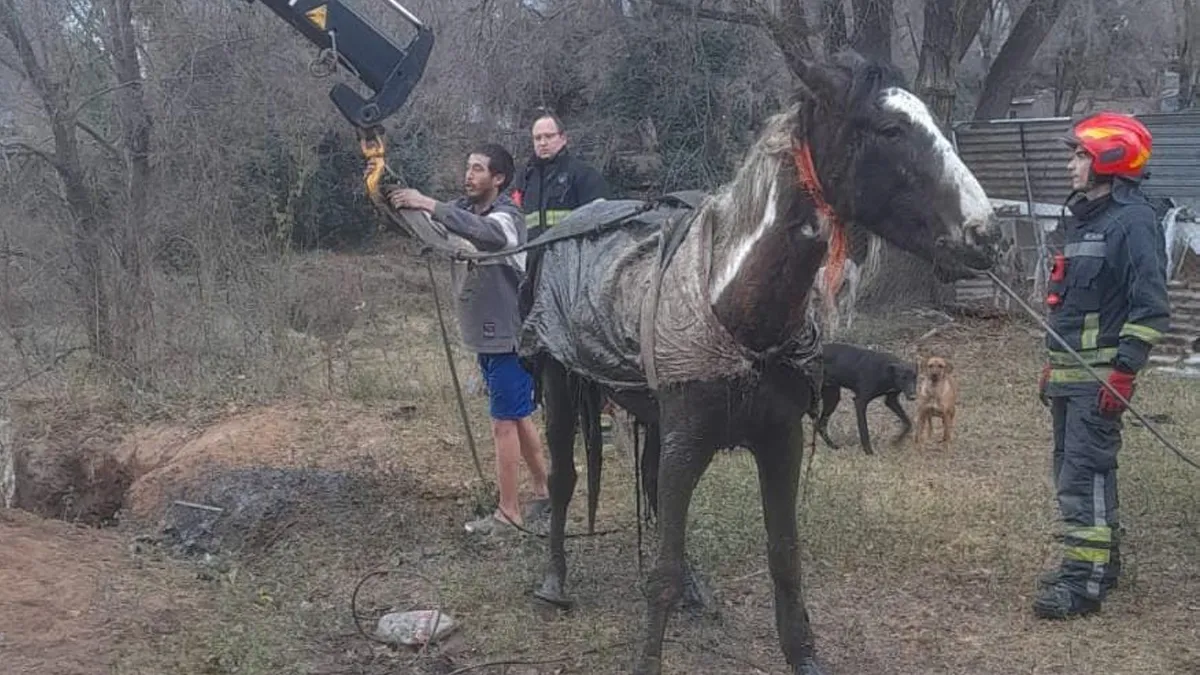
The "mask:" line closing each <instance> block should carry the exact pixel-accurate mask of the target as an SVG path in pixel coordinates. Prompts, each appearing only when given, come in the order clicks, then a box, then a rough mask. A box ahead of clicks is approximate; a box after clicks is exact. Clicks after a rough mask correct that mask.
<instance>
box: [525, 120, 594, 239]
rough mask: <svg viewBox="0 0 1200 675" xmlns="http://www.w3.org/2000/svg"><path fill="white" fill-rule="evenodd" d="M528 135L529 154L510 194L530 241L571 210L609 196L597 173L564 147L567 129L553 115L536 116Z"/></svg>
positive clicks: (565, 145)
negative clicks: (527, 160)
mask: <svg viewBox="0 0 1200 675" xmlns="http://www.w3.org/2000/svg"><path fill="white" fill-rule="evenodd" d="M532 136H533V157H532V158H530V160H529V163H528V164H526V165H525V170H524V171H522V172H521V173H520V174H518V175H517V181H516V184H515V185H514V186H513V197H514V198H515V199H516V201H517V203H518V204H519V205H520V206H521V210H522V211H524V212H525V221H526V222H527V223H529V240H530V241H533V240H534V239H536V238H537V237H539V236H541V234H542V233H543V232H545V231H546V230H547V229H549V228H551V227H554V226H555V225H557V224H558V223H559V222H560V221H561V220H562V219H563V218H565V217H566V215H567V214H568V213H570V212H571V211H572V210H574V209H577V208H579V207H580V206H583V205H584V204H587V203H589V202H591V201H594V200H596V199H607V198H608V195H609V190H608V184H607V183H606V182H605V181H604V177H603V176H601V175H600V172H599V171H597V170H596V169H594V168H592V167H591V166H589V165H587V164H585V163H584V162H582V161H580V160H579V158H577V157H575V156H574V155H572V154H571V152H570V150H568V149H567V132H566V130H565V129H564V128H563V125H562V121H561V120H559V119H558V117H557V116H555V115H553V114H550V113H546V114H544V115H542V116H541V117H539V118H537V119H536V120H535V121H534V123H533V129H532Z"/></svg>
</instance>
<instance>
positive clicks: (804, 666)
mask: <svg viewBox="0 0 1200 675" xmlns="http://www.w3.org/2000/svg"><path fill="white" fill-rule="evenodd" d="M795 673H796V675H828V671H827V670H825V669H824V668H822V667H821V665H820V664H819V663H817V660H816V659H815V658H813V657H811V656H810V657H808V658H806V659H803V660H801V661H800V663H798V664H797V665H796V670H795Z"/></svg>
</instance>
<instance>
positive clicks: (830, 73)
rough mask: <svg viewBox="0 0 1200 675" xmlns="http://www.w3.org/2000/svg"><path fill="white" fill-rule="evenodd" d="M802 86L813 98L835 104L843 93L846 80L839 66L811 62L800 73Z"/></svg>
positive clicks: (824, 102)
mask: <svg viewBox="0 0 1200 675" xmlns="http://www.w3.org/2000/svg"><path fill="white" fill-rule="evenodd" d="M800 79H801V81H802V82H803V83H804V87H805V88H806V89H808V91H809V92H811V93H812V95H813V98H815V99H817V100H818V101H820V102H821V103H823V104H825V105H831V104H836V103H837V102H838V101H840V100H841V99H842V98H843V96H844V95H845V92H846V88H847V86H848V84H849V83H848V82H847V81H846V75H845V73H843V72H842V70H841V69H840V68H837V67H834V66H829V65H826V64H823V63H812V62H810V63H809V64H808V66H807V67H806V68H805V69H804V72H803V74H802V75H800Z"/></svg>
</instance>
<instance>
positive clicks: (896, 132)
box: [879, 124, 904, 140]
mask: <svg viewBox="0 0 1200 675" xmlns="http://www.w3.org/2000/svg"><path fill="white" fill-rule="evenodd" d="M879 133H881V134H883V137H884V138H890V139H892V140H895V139H897V138H900V137H901V136H903V135H904V127H902V126H900V125H899V124H889V125H887V126H886V127H884V128H882V129H880V130H879Z"/></svg>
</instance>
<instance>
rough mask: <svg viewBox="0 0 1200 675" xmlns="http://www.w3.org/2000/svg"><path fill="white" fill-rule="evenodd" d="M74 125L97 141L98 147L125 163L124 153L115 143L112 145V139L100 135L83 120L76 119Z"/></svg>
mask: <svg viewBox="0 0 1200 675" xmlns="http://www.w3.org/2000/svg"><path fill="white" fill-rule="evenodd" d="M75 126H76V127H78V128H79V130H80V131H82V132H83V133H85V134H87V135H88V136H91V137H92V140H94V141H96V143H98V144H99V145H100V147H102V148H104V149H105V150H107V151H108V152H109V153H110V154H112V156H113V157H115V158H116V159H117V160H119V161H120V162H121V163H122V164H124V163H125V155H124V153H122V152H121V149H120V148H118V147H117V146H116V145H114V144H113V143H112V141H109V140H108V139H106V138H104V137H103V136H101V135H100V132H99V131H96V129H94V128H92V126H91V125H89V124H88V123H86V122H84V121H83V120H79V119H76V120H75Z"/></svg>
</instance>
